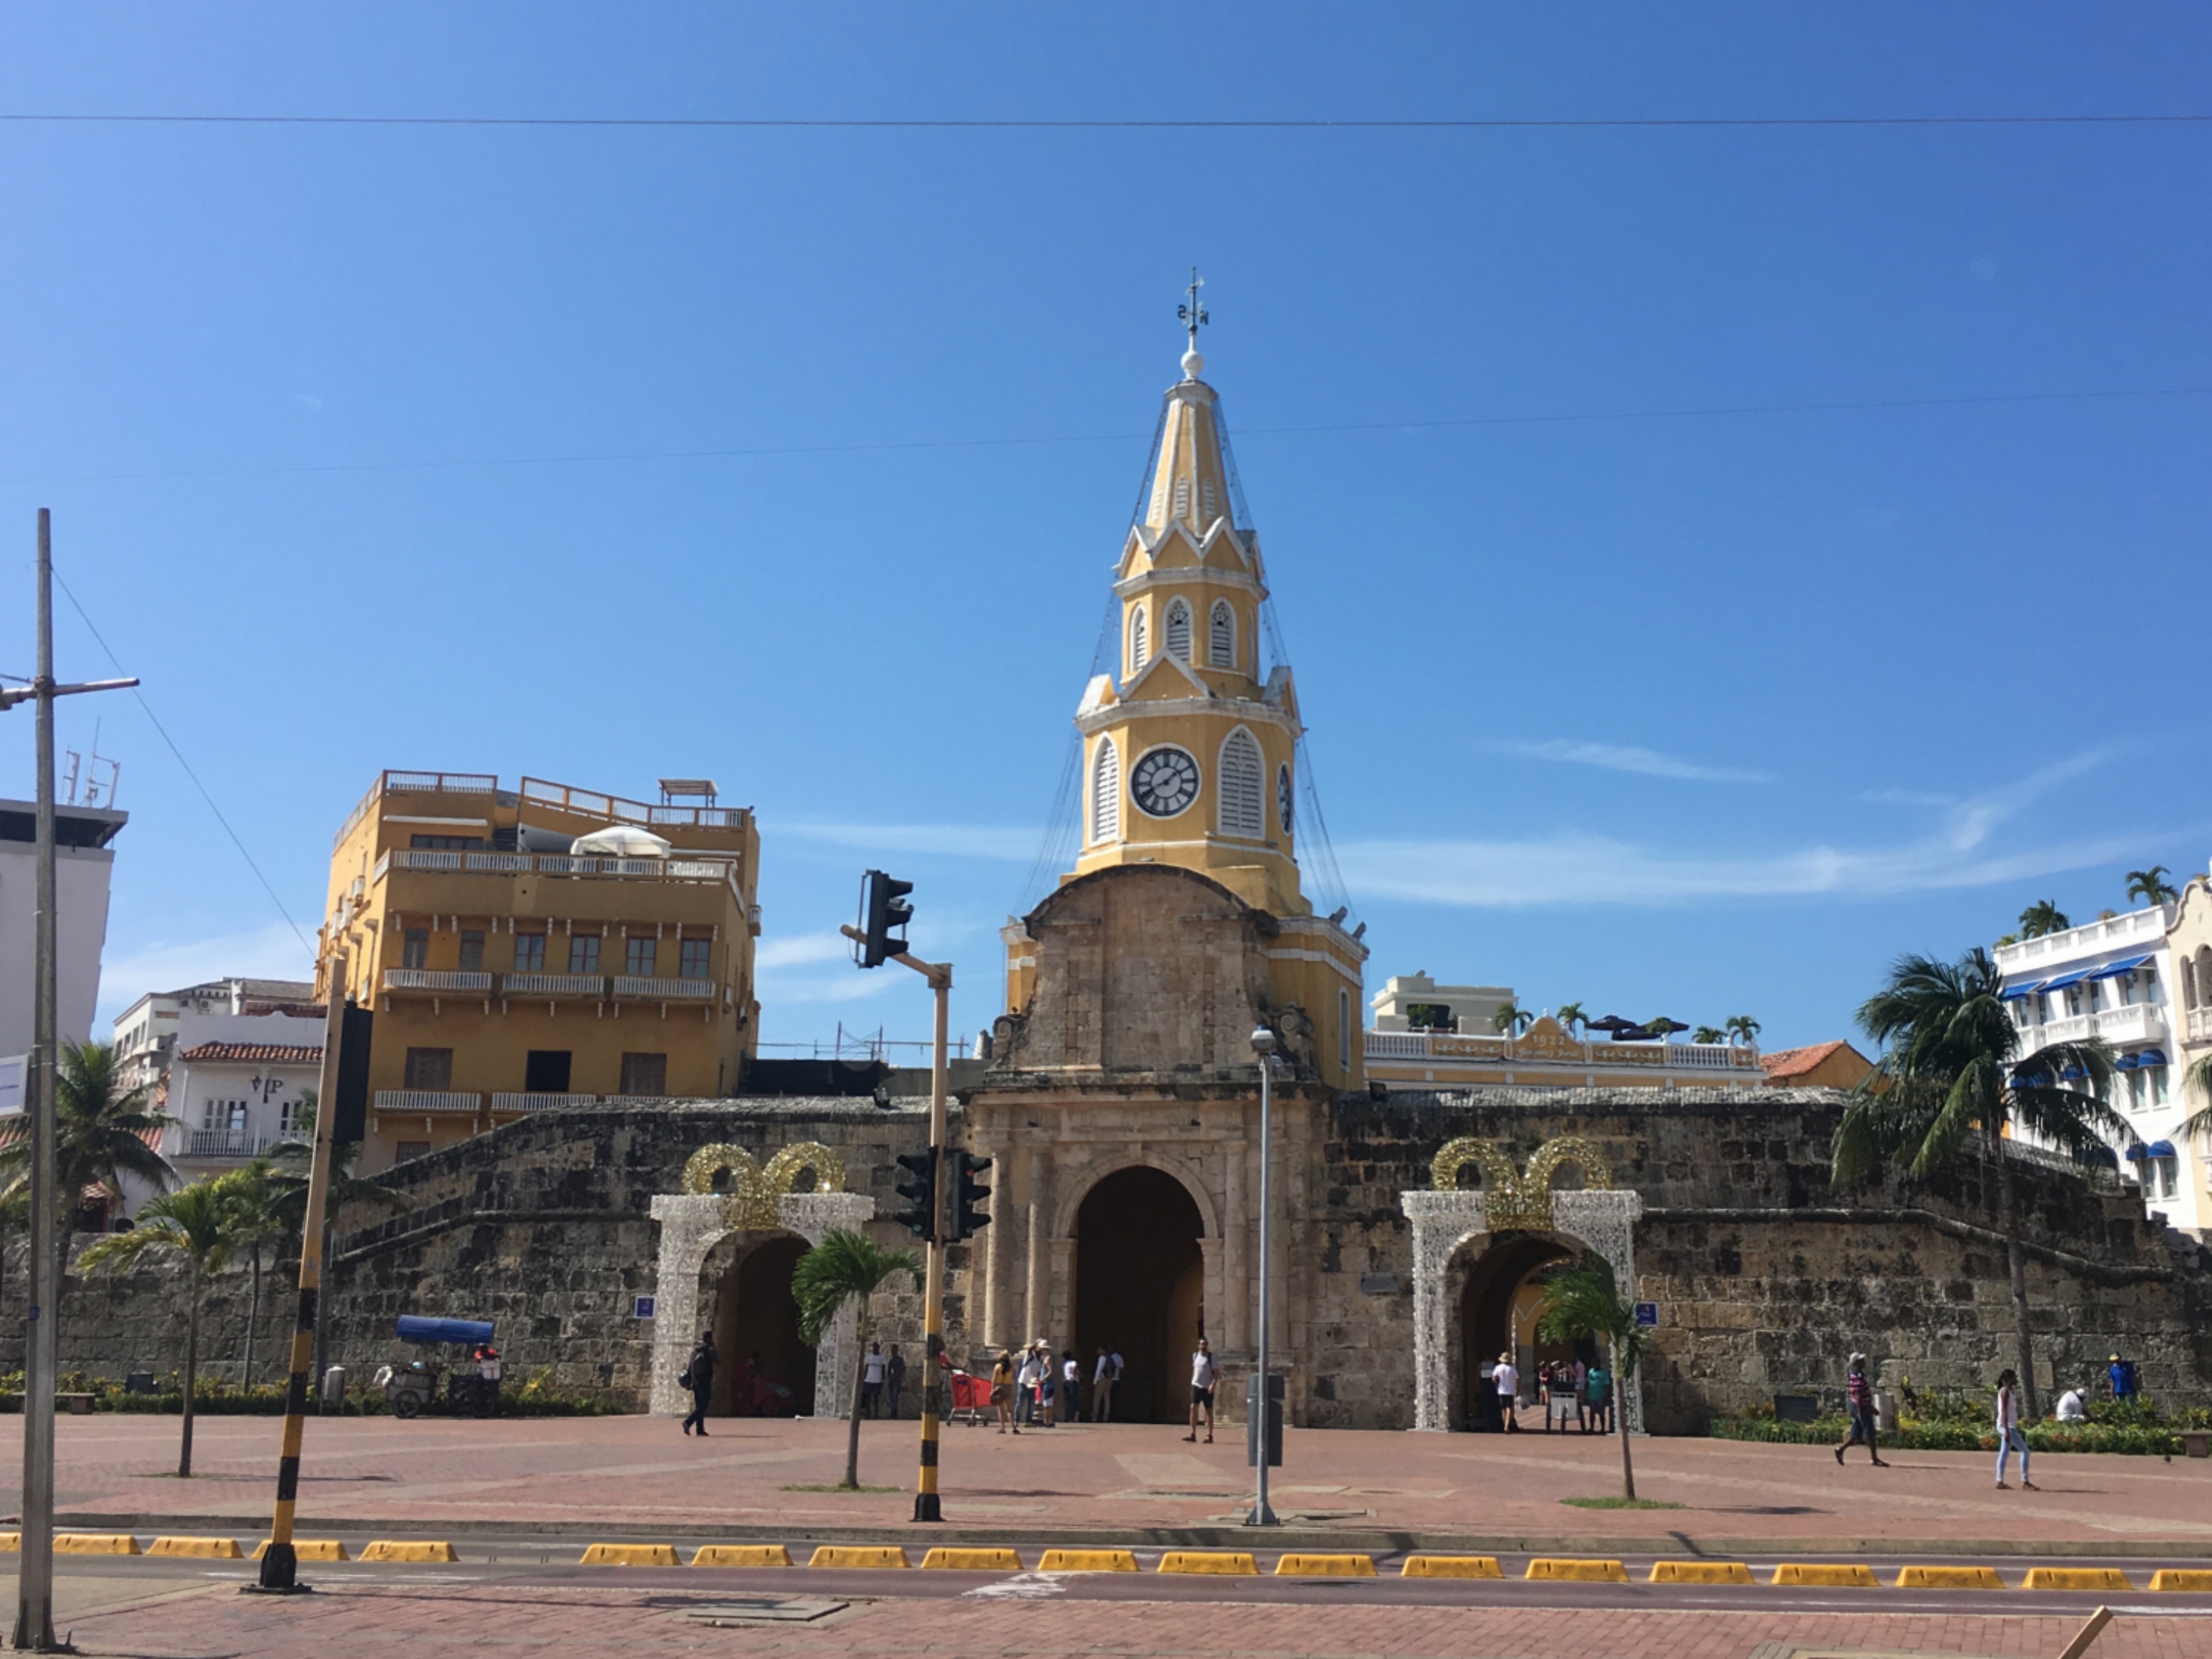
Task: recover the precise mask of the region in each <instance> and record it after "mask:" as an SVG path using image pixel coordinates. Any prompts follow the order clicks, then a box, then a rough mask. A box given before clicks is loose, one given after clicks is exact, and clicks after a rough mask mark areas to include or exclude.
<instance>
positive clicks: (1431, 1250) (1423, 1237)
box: [1398, 1192, 1488, 1430]
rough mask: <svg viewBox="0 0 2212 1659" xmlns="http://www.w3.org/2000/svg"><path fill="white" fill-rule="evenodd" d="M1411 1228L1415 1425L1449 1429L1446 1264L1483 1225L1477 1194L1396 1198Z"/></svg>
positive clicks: (1421, 1195)
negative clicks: (1461, 1241) (1454, 1252)
mask: <svg viewBox="0 0 2212 1659" xmlns="http://www.w3.org/2000/svg"><path fill="white" fill-rule="evenodd" d="M1398 1207H1399V1208H1401V1210H1403V1211H1405V1212H1406V1216H1407V1219H1408V1220H1410V1221H1411V1222H1412V1223H1413V1427H1414V1428H1415V1429H1417V1430H1419V1429H1431V1430H1443V1429H1449V1427H1450V1426H1451V1399H1450V1377H1449V1372H1448V1371H1447V1370H1446V1368H1445V1358H1446V1356H1445V1350H1446V1347H1447V1346H1448V1345H1449V1340H1450V1321H1449V1318H1448V1317H1447V1310H1446V1309H1445V1307H1444V1264H1445V1263H1446V1262H1448V1261H1450V1260H1451V1253H1452V1251H1453V1249H1455V1247H1456V1246H1457V1245H1458V1243H1459V1242H1460V1240H1462V1238H1465V1237H1467V1236H1468V1234H1470V1233H1479V1232H1481V1231H1485V1229H1486V1227H1487V1225H1488V1223H1487V1221H1486V1218H1485V1213H1484V1209H1485V1206H1484V1205H1483V1201H1482V1194H1480V1193H1479V1192H1448V1193H1437V1192H1413V1193H1401V1194H1398Z"/></svg>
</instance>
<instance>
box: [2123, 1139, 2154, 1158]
mask: <svg viewBox="0 0 2212 1659" xmlns="http://www.w3.org/2000/svg"><path fill="white" fill-rule="evenodd" d="M2149 1156H2150V1152H2149V1151H2148V1149H2147V1148H2146V1147H2145V1146H2143V1144H2142V1142H2141V1141H2140V1140H2138V1141H2137V1142H2136V1144H2135V1145H2134V1146H2130V1147H2129V1148H2128V1162H2129V1163H2130V1164H2140V1163H2142V1161H2143V1160H2144V1159H2145V1158H2148V1157H2149Z"/></svg>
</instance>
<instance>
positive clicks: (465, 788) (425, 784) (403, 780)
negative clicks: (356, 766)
mask: <svg viewBox="0 0 2212 1659" xmlns="http://www.w3.org/2000/svg"><path fill="white" fill-rule="evenodd" d="M402 790H404V791H405V792H406V793H410V794H433V795H495V794H497V793H499V780H498V779H497V778H496V777H495V776H493V775H490V774H489V773H484V772H384V773H380V774H379V775H378V777H377V780H376V781H375V782H374V783H372V784H371V785H369V786H368V793H367V794H365V795H363V796H362V798H361V799H360V801H359V802H358V803H357V804H356V805H355V807H354V809H353V811H350V812H349V813H347V814H346V821H345V822H344V823H342V824H340V825H339V826H338V833H337V839H336V840H334V841H333V842H331V845H332V846H333V847H336V846H339V845H341V844H343V842H344V841H345V838H346V837H347V836H349V835H351V834H352V833H353V827H354V825H356V823H360V822H361V821H362V818H363V817H366V816H367V815H368V809H369V808H370V807H372V806H374V805H376V803H377V802H378V801H380V800H381V799H383V798H384V795H385V793H386V791H393V792H398V791H402Z"/></svg>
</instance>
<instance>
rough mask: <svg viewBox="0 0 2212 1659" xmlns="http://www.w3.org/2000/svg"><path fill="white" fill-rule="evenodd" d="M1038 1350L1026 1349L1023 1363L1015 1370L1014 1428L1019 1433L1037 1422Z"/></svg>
mask: <svg viewBox="0 0 2212 1659" xmlns="http://www.w3.org/2000/svg"><path fill="white" fill-rule="evenodd" d="M1036 1386H1037V1357H1036V1349H1035V1348H1024V1349H1023V1350H1022V1358H1021V1363H1020V1364H1018V1365H1017V1366H1016V1367H1015V1369H1014V1427H1015V1429H1016V1431H1019V1430H1020V1428H1021V1425H1023V1424H1024V1423H1035V1422H1036Z"/></svg>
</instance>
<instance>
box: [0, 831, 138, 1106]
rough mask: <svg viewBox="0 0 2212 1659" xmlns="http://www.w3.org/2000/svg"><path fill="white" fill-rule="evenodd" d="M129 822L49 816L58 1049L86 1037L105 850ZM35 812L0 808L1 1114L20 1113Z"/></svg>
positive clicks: (28, 1033)
mask: <svg viewBox="0 0 2212 1659" xmlns="http://www.w3.org/2000/svg"><path fill="white" fill-rule="evenodd" d="M129 822H130V814H128V813H127V812H118V811H112V810H111V809H109V808H106V807H101V806H57V807H56V808H55V809H54V915H55V923H54V927H55V945H56V959H55V964H54V966H55V981H56V984H55V988H56V992H57V1001H56V1003H55V1008H54V1012H55V1017H56V1021H57V1025H58V1034H59V1036H60V1037H61V1040H62V1041H63V1042H87V1041H88V1040H89V1039H90V1037H91V1036H92V1015H93V1008H94V1005H95V1004H97V1003H98V1002H99V1000H100V947H101V946H102V945H105V944H106V942H107V890H108V878H109V876H110V875H111V874H112V872H113V870H114V867H115V854H113V853H112V852H111V851H110V850H109V848H108V843H109V842H112V841H113V840H114V839H115V836H116V833H117V832H118V830H120V829H122V828H123V826H124V825H125V823H129ZM37 835H38V807H37V805H36V803H34V802H32V801H27V800H0V1113H8V1112H20V1111H21V1110H22V1109H23V1073H24V1070H25V1063H26V1060H27V1056H28V1054H29V1053H30V1048H31V1037H32V1024H33V1012H34V1006H35V1005H34V1003H33V993H32V986H33V970H34V967H35V964H36V962H37V959H38V952H37V949H36V939H37V926H38V908H39V899H38V849H37Z"/></svg>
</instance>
